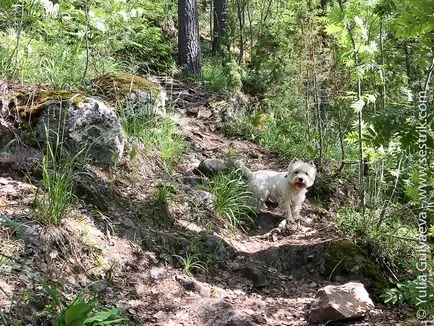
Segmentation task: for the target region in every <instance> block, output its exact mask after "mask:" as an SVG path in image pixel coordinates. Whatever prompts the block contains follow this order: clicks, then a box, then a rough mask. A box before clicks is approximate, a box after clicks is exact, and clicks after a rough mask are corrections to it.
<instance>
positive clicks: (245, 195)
mask: <svg viewBox="0 0 434 326" xmlns="http://www.w3.org/2000/svg"><path fill="white" fill-rule="evenodd" d="M210 189H211V194H212V202H213V207H214V212H215V213H216V214H217V216H218V217H220V218H221V219H223V221H224V224H226V225H229V228H230V230H232V231H233V230H235V229H237V228H241V229H242V228H243V227H244V226H245V225H246V223H248V222H252V215H253V214H255V212H256V207H255V206H253V205H252V193H251V192H250V190H249V189H248V185H247V183H246V182H245V181H244V180H242V179H241V177H240V176H239V173H237V171H232V172H230V173H229V174H217V175H215V176H214V177H213V178H212V179H211V180H210Z"/></svg>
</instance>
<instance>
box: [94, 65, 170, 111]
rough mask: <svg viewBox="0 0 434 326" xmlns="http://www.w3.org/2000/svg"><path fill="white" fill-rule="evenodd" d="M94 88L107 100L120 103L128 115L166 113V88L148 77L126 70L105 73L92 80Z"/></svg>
mask: <svg viewBox="0 0 434 326" xmlns="http://www.w3.org/2000/svg"><path fill="white" fill-rule="evenodd" d="M92 89H93V93H94V94H96V95H98V96H101V97H103V98H104V99H105V100H107V101H110V102H111V103H113V104H115V103H116V104H119V103H120V104H121V107H122V109H123V111H124V112H123V113H124V114H125V115H126V116H127V117H128V115H130V114H134V115H136V116H137V115H143V116H148V115H151V114H153V115H157V116H164V115H165V114H166V109H165V106H166V92H165V90H164V89H163V88H162V87H161V86H160V85H158V84H156V83H154V82H152V81H150V80H148V79H146V78H143V77H140V76H137V75H132V74H128V73H125V72H117V73H111V74H104V75H102V76H99V77H97V78H95V79H93V80H92Z"/></svg>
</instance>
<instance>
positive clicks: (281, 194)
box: [236, 160, 316, 229]
mask: <svg viewBox="0 0 434 326" xmlns="http://www.w3.org/2000/svg"><path fill="white" fill-rule="evenodd" d="M236 166H237V167H238V168H239V169H240V171H241V173H242V175H243V176H244V177H245V178H246V179H247V180H248V181H249V185H250V188H251V190H252V192H253V193H254V195H255V197H256V198H255V200H256V203H257V205H258V208H260V207H261V206H262V205H263V204H265V203H266V202H267V201H270V202H273V203H276V204H278V205H279V207H280V208H282V209H283V210H284V211H285V219H284V220H283V221H282V222H281V223H280V224H279V229H283V228H284V227H285V226H286V225H287V224H288V225H287V226H292V225H294V223H297V224H296V225H297V227H299V225H300V221H299V220H300V209H301V204H302V203H303V201H304V200H305V199H306V192H307V188H309V187H310V186H312V185H313V182H314V181H315V175H316V168H315V165H314V164H313V163H305V162H302V161H299V160H292V161H291V162H290V163H289V165H288V170H287V172H275V171H269V170H259V171H256V172H252V171H251V170H250V169H249V168H247V167H246V166H245V164H244V163H243V162H242V161H237V162H236Z"/></svg>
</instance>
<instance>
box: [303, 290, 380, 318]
mask: <svg viewBox="0 0 434 326" xmlns="http://www.w3.org/2000/svg"><path fill="white" fill-rule="evenodd" d="M372 309H374V303H373V302H372V300H371V298H370V297H369V294H368V292H367V291H366V290H365V288H364V286H363V284H361V283H357V282H350V283H346V284H343V285H327V286H325V287H323V288H321V289H319V290H318V292H317V294H316V296H315V300H314V302H313V304H312V306H311V309H310V312H309V317H308V320H309V322H310V323H327V322H330V321H336V320H343V319H348V318H356V317H363V316H364V315H365V314H366V313H368V312H369V311H371V310H372Z"/></svg>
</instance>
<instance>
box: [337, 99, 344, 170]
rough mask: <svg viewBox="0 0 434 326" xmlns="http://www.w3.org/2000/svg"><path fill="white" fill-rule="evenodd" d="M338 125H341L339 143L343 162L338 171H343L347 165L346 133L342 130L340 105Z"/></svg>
mask: <svg viewBox="0 0 434 326" xmlns="http://www.w3.org/2000/svg"><path fill="white" fill-rule="evenodd" d="M338 127H339V144H340V147H341V164H340V165H339V168H338V171H342V170H343V169H344V166H345V148H344V133H343V131H342V117H341V109H340V108H339V107H338Z"/></svg>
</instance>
